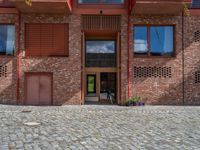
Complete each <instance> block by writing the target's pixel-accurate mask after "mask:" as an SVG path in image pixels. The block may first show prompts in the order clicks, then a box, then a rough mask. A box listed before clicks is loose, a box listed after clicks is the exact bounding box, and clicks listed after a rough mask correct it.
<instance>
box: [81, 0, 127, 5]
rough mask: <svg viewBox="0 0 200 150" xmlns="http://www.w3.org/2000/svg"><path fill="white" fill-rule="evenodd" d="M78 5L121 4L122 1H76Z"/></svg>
mask: <svg viewBox="0 0 200 150" xmlns="http://www.w3.org/2000/svg"><path fill="white" fill-rule="evenodd" d="M78 3H79V4H123V3H124V0H78Z"/></svg>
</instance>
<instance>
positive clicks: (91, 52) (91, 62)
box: [86, 40, 116, 67]
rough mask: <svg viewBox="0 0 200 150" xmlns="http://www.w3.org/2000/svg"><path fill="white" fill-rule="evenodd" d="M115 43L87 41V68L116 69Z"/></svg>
mask: <svg viewBox="0 0 200 150" xmlns="http://www.w3.org/2000/svg"><path fill="white" fill-rule="evenodd" d="M115 57H116V55H115V41H103V40H98V41H97V40H96V41H91V40H88V41H86V67H114V66H115Z"/></svg>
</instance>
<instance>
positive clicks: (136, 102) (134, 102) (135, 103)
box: [125, 96, 145, 106]
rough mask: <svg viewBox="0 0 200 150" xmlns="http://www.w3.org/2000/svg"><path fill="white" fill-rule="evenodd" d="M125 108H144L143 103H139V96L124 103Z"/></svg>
mask: <svg viewBox="0 0 200 150" xmlns="http://www.w3.org/2000/svg"><path fill="white" fill-rule="evenodd" d="M125 105H126V106H144V105H145V104H144V102H141V97H140V96H134V97H132V98H130V99H128V100H126V101H125Z"/></svg>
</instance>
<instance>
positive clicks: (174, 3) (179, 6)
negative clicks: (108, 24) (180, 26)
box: [132, 0, 185, 15]
mask: <svg viewBox="0 0 200 150" xmlns="http://www.w3.org/2000/svg"><path fill="white" fill-rule="evenodd" d="M184 3H185V2H184V0H136V3H135V6H134V8H133V9H132V14H136V15H137V14H142V15H178V14H180V13H181V12H182V11H183V9H184Z"/></svg>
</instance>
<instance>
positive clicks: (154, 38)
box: [134, 26, 174, 56]
mask: <svg viewBox="0 0 200 150" xmlns="http://www.w3.org/2000/svg"><path fill="white" fill-rule="evenodd" d="M173 53H174V27H173V26H135V27H134V54H135V55H138V54H140V55H149V56H172V55H173Z"/></svg>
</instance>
